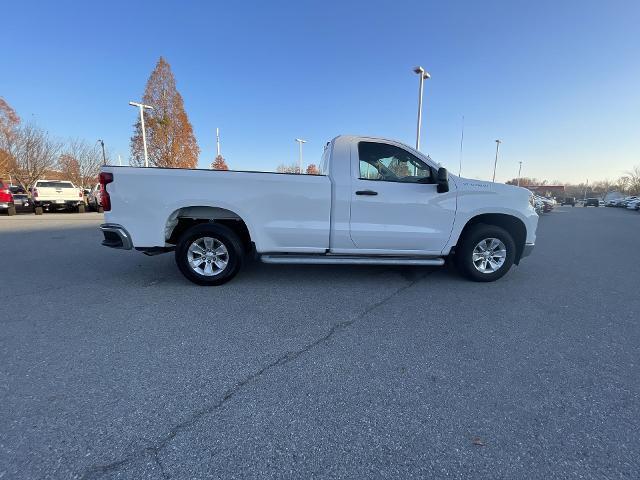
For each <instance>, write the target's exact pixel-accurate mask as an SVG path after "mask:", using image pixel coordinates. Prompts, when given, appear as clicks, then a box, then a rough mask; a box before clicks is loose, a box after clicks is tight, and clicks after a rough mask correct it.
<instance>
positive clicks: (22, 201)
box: [13, 193, 33, 213]
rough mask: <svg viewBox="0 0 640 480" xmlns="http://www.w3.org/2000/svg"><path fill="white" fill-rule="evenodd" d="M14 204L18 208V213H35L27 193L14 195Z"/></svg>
mask: <svg viewBox="0 0 640 480" xmlns="http://www.w3.org/2000/svg"><path fill="white" fill-rule="evenodd" d="M13 204H14V206H15V207H16V211H17V212H29V213H31V212H33V205H32V203H31V199H30V198H29V195H27V194H26V193H14V194H13Z"/></svg>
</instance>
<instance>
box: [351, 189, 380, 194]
mask: <svg viewBox="0 0 640 480" xmlns="http://www.w3.org/2000/svg"><path fill="white" fill-rule="evenodd" d="M377 194H378V192H374V191H373V190H358V191H356V195H377Z"/></svg>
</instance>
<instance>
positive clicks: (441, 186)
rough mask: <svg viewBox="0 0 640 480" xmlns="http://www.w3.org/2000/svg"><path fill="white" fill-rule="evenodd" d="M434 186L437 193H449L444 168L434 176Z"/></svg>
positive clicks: (447, 176) (447, 177)
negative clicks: (436, 186) (436, 187)
mask: <svg viewBox="0 0 640 480" xmlns="http://www.w3.org/2000/svg"><path fill="white" fill-rule="evenodd" d="M436 184H437V185H438V193H446V192H448V191H449V172H447V169H446V168H444V167H440V168H439V169H438V174H437V176H436Z"/></svg>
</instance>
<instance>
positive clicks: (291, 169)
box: [276, 163, 300, 173]
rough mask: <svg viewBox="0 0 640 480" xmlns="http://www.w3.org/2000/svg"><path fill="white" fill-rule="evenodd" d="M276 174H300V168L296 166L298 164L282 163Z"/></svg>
mask: <svg viewBox="0 0 640 480" xmlns="http://www.w3.org/2000/svg"><path fill="white" fill-rule="evenodd" d="M276 172H278V173H300V166H299V165H296V164H291V165H285V164H284V163H281V164H280V165H278V168H277V169H276Z"/></svg>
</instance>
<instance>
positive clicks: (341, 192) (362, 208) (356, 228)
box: [100, 135, 538, 285]
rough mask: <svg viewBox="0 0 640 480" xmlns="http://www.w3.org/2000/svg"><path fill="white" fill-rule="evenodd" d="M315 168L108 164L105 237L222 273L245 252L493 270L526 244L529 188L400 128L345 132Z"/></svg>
mask: <svg viewBox="0 0 640 480" xmlns="http://www.w3.org/2000/svg"><path fill="white" fill-rule="evenodd" d="M319 170H320V175H297V174H280V173H261V172H236V171H213V170H186V169H165V168H132V167H115V166H104V167H102V171H101V174H100V183H101V185H102V192H103V193H102V206H103V208H104V211H105V220H106V222H107V223H105V224H103V225H101V226H100V229H101V230H102V232H103V234H104V241H103V242H102V244H103V245H106V246H108V247H112V248H121V249H132V248H135V249H136V250H141V251H143V252H145V253H147V254H149V255H153V254H157V253H162V252H166V251H171V250H175V259H176V263H177V265H178V267H179V269H180V271H181V272H182V273H183V274H184V275H185V276H186V277H187V278H188V279H189V280H191V281H193V282H195V283H197V284H200V285H220V284H222V283H224V282H226V281H228V280H230V279H231V278H233V276H234V275H235V274H236V273H237V272H238V270H239V268H240V267H241V265H242V262H243V259H244V258H246V256H247V255H250V254H257V255H258V256H259V258H260V259H261V260H262V261H263V262H267V263H308V264H379V265H443V264H444V262H445V257H448V256H452V257H453V260H454V262H455V263H456V264H457V266H458V268H459V269H460V271H461V272H462V273H463V274H464V275H465V276H467V277H468V278H470V279H472V280H476V281H493V280H496V279H498V278H500V277H502V276H503V275H504V274H505V273H507V271H508V270H509V269H510V268H511V266H512V265H513V264H514V263H515V264H518V263H519V261H520V259H521V258H523V257H525V256H527V255H529V254H530V253H531V251H532V249H533V246H534V243H535V238H536V227H537V223H538V215H537V214H536V213H535V210H534V206H533V200H532V194H531V192H529V191H528V190H526V189H524V188H519V187H513V186H509V185H503V184H498V183H491V182H484V181H479V180H469V179H466V178H461V177H457V176H453V175H449V174H448V173H447V170H446V169H445V168H442V167H440V166H439V165H437V164H436V163H434V162H433V161H432V160H431V159H430V158H429V157H427V156H425V155H423V154H422V153H420V152H418V151H415V150H413V149H412V148H410V147H407V146H406V145H403V144H401V143H398V142H395V141H393V140H385V139H381V138H371V137H357V136H344V135H343V136H339V137H336V138H334V139H333V140H332V141H331V142H329V143H328V144H327V146H326V147H325V152H324V154H323V156H322V160H321V163H320V167H319Z"/></svg>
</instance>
